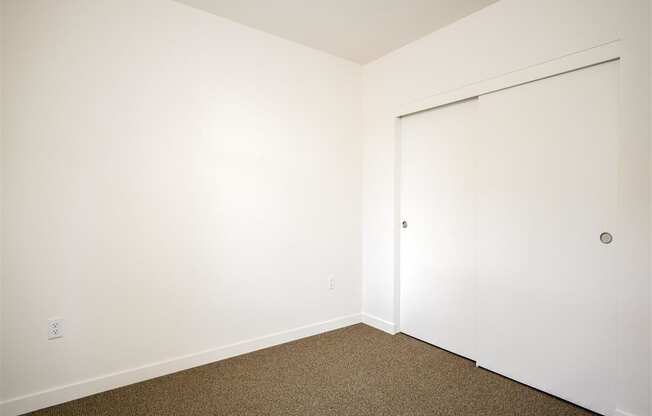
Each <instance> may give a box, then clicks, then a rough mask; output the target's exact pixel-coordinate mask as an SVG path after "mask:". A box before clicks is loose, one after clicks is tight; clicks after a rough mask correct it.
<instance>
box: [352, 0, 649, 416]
mask: <svg viewBox="0 0 652 416" xmlns="http://www.w3.org/2000/svg"><path fill="white" fill-rule="evenodd" d="M648 7H649V2H648V1H646V0H626V1H623V0H573V1H568V0H550V1H546V2H541V1H537V0H501V1H500V2H498V3H496V4H494V5H492V6H489V7H488V8H485V9H483V10H481V11H479V12H477V13H475V14H473V15H471V16H469V17H467V18H465V19H463V20H461V21H459V22H456V23H454V24H452V25H450V26H448V27H446V28H444V29H442V30H440V31H438V32H435V33H433V34H431V35H429V36H427V37H425V38H423V39H420V40H418V41H416V42H413V43H412V44H410V45H407V46H405V47H403V48H401V49H399V50H397V51H395V52H393V53H391V54H389V55H387V56H385V57H383V58H381V59H379V60H377V61H375V62H373V63H371V64H369V65H367V66H365V69H364V74H363V82H364V89H363V108H364V113H365V114H364V126H363V129H364V151H363V155H364V162H363V165H364V166H363V191H364V196H363V312H364V313H365V314H368V315H370V316H373V317H376V318H378V319H381V320H384V321H388V322H389V324H390V325H391V324H397V325H400V323H399V322H398V308H397V305H398V302H397V301H398V299H397V297H398V291H397V288H398V282H397V281H396V277H397V276H396V272H395V270H396V264H395V260H394V259H395V258H396V257H395V251H396V250H397V235H396V232H397V231H398V218H397V210H396V198H395V192H396V186H395V180H396V174H395V170H394V169H395V158H396V152H395V145H396V141H395V120H394V116H396V115H397V113H398V111H399V109H400V108H402V107H404V106H405V105H408V104H410V103H414V102H418V101H420V100H422V99H424V98H427V97H428V96H431V95H434V94H436V93H439V92H443V91H450V90H454V89H456V88H459V87H462V86H464V85H467V84H470V83H473V82H478V81H481V80H485V79H488V78H490V77H494V76H499V75H503V74H506V73H508V72H510V71H514V70H517V69H521V68H525V67H528V66H531V65H535V64H538V63H542V62H545V61H548V60H552V59H555V58H559V57H561V56H564V55H567V54H570V53H573V52H578V51H581V50H585V49H587V48H591V47H594V46H597V45H600V44H604V43H606V42H610V41H614V40H618V39H621V40H622V43H623V50H624V52H623V57H622V62H621V69H622V77H621V79H622V80H623V83H622V85H621V91H622V110H623V113H622V124H623V126H622V127H623V142H622V154H621V164H622V172H621V175H623V177H622V183H623V184H624V185H625V186H624V187H623V189H621V193H622V196H623V198H622V201H621V202H623V204H622V205H623V209H624V210H625V212H626V215H625V218H626V220H625V221H624V224H623V231H622V233H623V235H622V236H620V238H621V241H623V242H627V244H626V246H627V247H633V249H632V250H631V251H628V252H627V253H625V255H626V256H627V264H628V267H629V270H627V273H626V276H624V277H626V278H623V287H622V293H620V294H619V295H620V316H621V325H622V332H621V337H620V340H619V342H620V357H619V361H620V369H619V371H620V372H619V374H620V379H619V380H618V382H617V384H618V386H619V391H618V397H619V399H618V407H619V409H620V410H621V411H623V412H629V413H631V414H633V415H638V416H643V415H647V414H648V408H649V404H648V400H649V399H648V394H649V391H650V390H649V389H648V384H649V383H648V378H649V376H650V372H649V368H650V367H649V361H650V350H649V343H650V338H649V333H650V321H649V310H648V308H649V296H650V285H649V277H650V275H649V258H650V257H649V248H650V244H649V240H650V221H649V219H650V204H649V196H650V188H649V184H650V182H649V177H650V171H649V157H650V156H649V155H650V154H649V150H650V147H649V140H650V137H649V128H650V127H649V123H648V117H649V94H650V91H649V83H650V79H649V76H648V66H649V61H648V55H649V48H648V42H649V38H648V19H649V12H648Z"/></svg>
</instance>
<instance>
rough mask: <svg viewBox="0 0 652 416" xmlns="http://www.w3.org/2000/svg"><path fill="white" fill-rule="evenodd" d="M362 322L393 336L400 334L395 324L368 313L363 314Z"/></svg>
mask: <svg viewBox="0 0 652 416" xmlns="http://www.w3.org/2000/svg"><path fill="white" fill-rule="evenodd" d="M362 322H363V323H365V324H367V325H369V326H373V327H374V328H376V329H380V330H381V331H384V332H387V333H388V334H391V335H394V334H396V333H398V328H396V325H395V324H394V323H393V322H389V321H386V320H384V319H380V318H378V317H377V316H373V315H369V314H368V313H363V314H362Z"/></svg>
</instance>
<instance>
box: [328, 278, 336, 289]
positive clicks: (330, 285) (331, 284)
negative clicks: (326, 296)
mask: <svg viewBox="0 0 652 416" xmlns="http://www.w3.org/2000/svg"><path fill="white" fill-rule="evenodd" d="M333 289H335V276H333V275H330V276H328V290H333Z"/></svg>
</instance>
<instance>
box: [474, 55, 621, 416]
mask: <svg viewBox="0 0 652 416" xmlns="http://www.w3.org/2000/svg"><path fill="white" fill-rule="evenodd" d="M618 71H619V64H618V62H617V61H616V62H610V63H605V64H601V65H597V66H593V67H589V68H585V69H582V70H578V71H574V72H570V73H567V74H563V75H559V76H555V77H552V78H548V79H544V80H541V81H537V82H533V83H530V84H526V85H522V86H518V87H514V88H509V89H506V90H503V91H499V92H495V93H491V94H488V95H485V96H482V97H480V99H479V112H480V114H481V120H482V122H481V125H482V128H481V131H482V133H481V137H480V138H478V140H477V143H478V148H477V152H478V155H479V157H478V165H477V168H478V190H479V193H478V198H477V204H478V206H477V208H478V209H477V212H478V363H479V365H481V366H483V367H486V368H488V369H491V370H494V371H496V372H498V373H501V374H503V375H506V376H508V377H511V378H513V379H516V380H518V381H521V382H523V383H526V384H528V385H531V386H534V387H536V388H539V389H541V390H544V391H546V392H549V393H552V394H554V395H557V396H560V397H562V398H565V399H567V400H569V401H572V402H574V403H577V404H579V405H582V406H585V407H587V408H590V409H592V410H595V411H598V412H601V413H603V414H611V412H612V410H613V408H614V406H613V404H614V403H613V392H614V390H615V389H616V387H617V386H615V385H614V384H613V381H614V380H615V377H614V376H615V365H616V360H617V350H616V343H617V297H618V292H619V285H618V282H619V279H622V278H623V276H622V275H619V273H618V272H617V270H618V267H617V264H618V259H617V255H616V251H617V248H618V244H619V240H618V237H619V234H618V229H617V226H618V221H617V210H618V152H619V140H618V137H619V127H618V120H619V117H618V112H619V110H618V108H619V105H618V104H619V85H618V78H619V74H618ZM602 233H611V235H613V242H612V243H611V244H606V243H609V235H608V234H604V235H603V236H602V239H603V241H601V234H602Z"/></svg>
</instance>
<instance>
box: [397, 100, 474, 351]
mask: <svg viewBox="0 0 652 416" xmlns="http://www.w3.org/2000/svg"><path fill="white" fill-rule="evenodd" d="M477 104H478V102H477V100H470V101H465V102H461V103H457V104H452V105H448V106H445V107H440V108H436V109H433V110H430V111H425V112H422V113H418V114H414V115H411V116H407V117H404V118H403V119H402V121H401V156H402V161H401V166H402V173H401V215H402V217H403V220H405V221H406V224H404V226H407V228H403V229H402V230H401V317H400V320H401V331H402V332H404V333H406V334H408V335H412V336H414V337H416V338H419V339H422V340H424V341H426V342H429V343H432V344H435V345H437V346H440V347H442V348H445V349H448V350H450V351H453V352H455V353H457V354H460V355H464V356H467V357H472V356H473V355H474V342H475V340H474V331H475V308H474V302H475V299H474V292H475V207H474V199H475V197H474V195H475V175H474V158H473V154H474V151H473V148H474V141H475V140H476V137H475V131H474V128H473V126H474V124H475V122H476V120H477Z"/></svg>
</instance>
